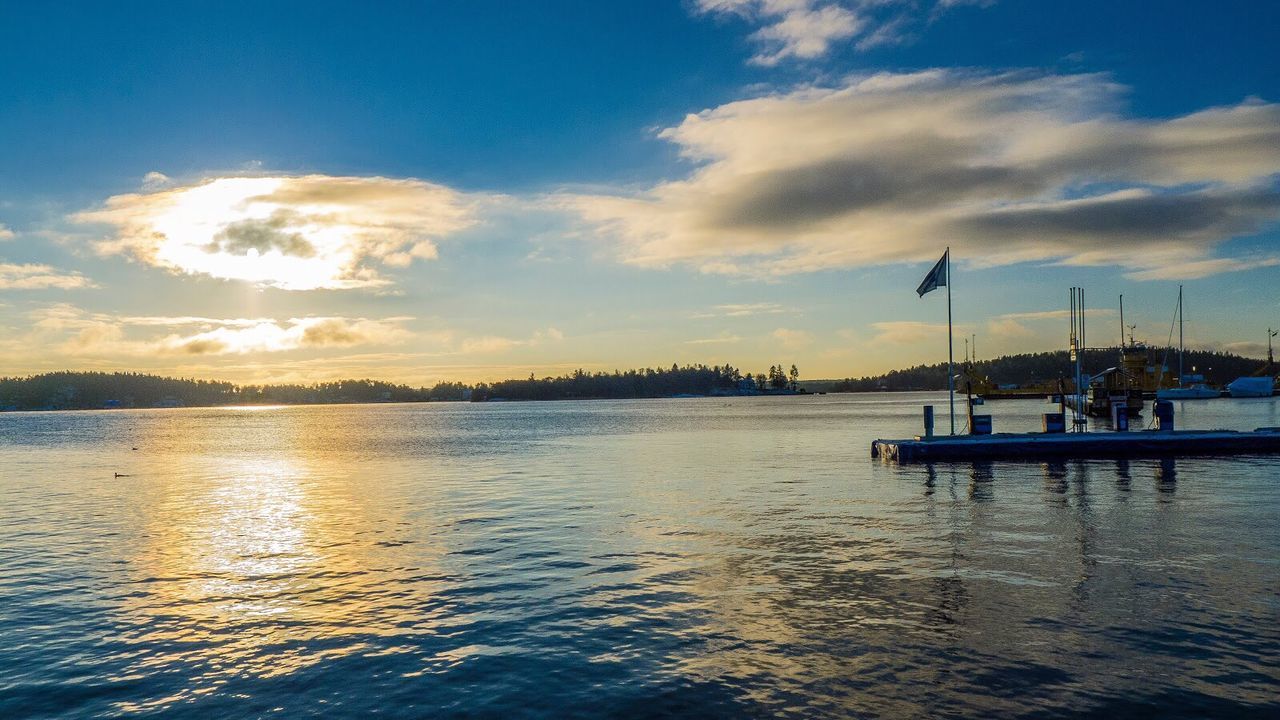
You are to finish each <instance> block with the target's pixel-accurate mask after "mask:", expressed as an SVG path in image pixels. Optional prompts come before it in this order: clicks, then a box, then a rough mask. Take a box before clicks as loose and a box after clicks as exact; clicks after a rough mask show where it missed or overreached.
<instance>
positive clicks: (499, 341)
mask: <svg viewBox="0 0 1280 720" xmlns="http://www.w3.org/2000/svg"><path fill="white" fill-rule="evenodd" d="M561 340H564V333H563V332H561V331H559V330H557V329H556V328H553V327H549V328H547V329H546V330H536V331H534V333H533V334H532V335H531V336H529V337H528V338H527V339H523V340H522V339H517V338H507V337H499V336H496V335H482V336H479V337H472V338H466V339H464V340H462V342H461V343H460V344H458V345H457V346H456V348H457V351H458V352H461V353H462V354H464V355H477V354H478V355H483V354H489V353H501V352H507V351H508V350H512V349H514V348H518V347H537V346H539V345H541V344H543V343H545V342H560V341H561Z"/></svg>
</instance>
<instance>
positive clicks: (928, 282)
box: [916, 250, 951, 297]
mask: <svg viewBox="0 0 1280 720" xmlns="http://www.w3.org/2000/svg"><path fill="white" fill-rule="evenodd" d="M950 254H951V251H950V250H948V251H946V252H944V253H942V257H941V258H939V259H938V264H937V265H934V266H933V269H932V270H930V271H929V274H928V275H925V276H924V280H921V281H920V287H918V288H916V294H917V295H919V296H920V297H924V296H925V293H930V292H933V291H934V290H937V289H938V286H940V285H946V284H947V259H948V258H947V256H948V255H950Z"/></svg>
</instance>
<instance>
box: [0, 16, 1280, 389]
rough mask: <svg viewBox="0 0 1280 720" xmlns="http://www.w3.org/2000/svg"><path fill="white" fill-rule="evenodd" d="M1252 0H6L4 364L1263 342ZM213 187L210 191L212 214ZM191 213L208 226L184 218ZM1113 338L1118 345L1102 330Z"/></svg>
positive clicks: (1266, 155)
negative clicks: (1067, 340)
mask: <svg viewBox="0 0 1280 720" xmlns="http://www.w3.org/2000/svg"><path fill="white" fill-rule="evenodd" d="M1278 28H1280V6H1276V5H1275V4H1270V3H1244V2H1240V3H1215V4H1204V3H1165V4H1162V5H1161V7H1160V11H1159V12H1153V11H1152V9H1151V6H1150V5H1149V4H1145V3H1128V4H1124V3H1090V2H1077V3H1070V4H1059V3H1030V2H1018V1H1016V0H1005V1H1003V2H993V3H966V2H938V3H934V2H910V3H908V2H901V3H897V2H887V3H882V2H877V3H859V2H836V1H835V0H698V1H692V0H689V1H686V2H672V3H660V2H609V3H599V2H541V3H509V2H439V3H403V4H393V3H387V4H380V5H378V6H377V7H376V8H375V9H370V8H369V7H368V6H366V5H363V4H356V3H315V2H312V3H259V4H248V3H244V4H239V3H217V4H196V3H123V4H118V5H106V4H89V3H61V4H56V3H50V4H35V3H30V4H28V3H7V4H4V5H3V6H0V137H2V138H5V139H6V142H5V146H6V147H5V149H4V151H3V152H2V153H0V225H2V226H3V227H4V228H5V230H3V231H0V236H2V237H5V238H6V239H3V240H0V327H2V328H3V334H4V336H5V339H3V340H0V374H10V373H25V372H35V371H42V370H49V369H55V368H68V367H69V368H100V369H116V368H143V369H148V370H154V371H157V372H165V373H183V374H196V375H202V376H211V377H225V378H230V379H237V380H284V379H288V380H311V379H327V378H329V377H334V376H343V375H352V374H356V375H367V376H374V377H387V378H392V379H397V380H404V381H408V382H414V383H420V382H421V383H428V382H434V381H436V380H440V379H450V378H457V379H466V380H475V379H490V378H496V377H505V376H509V375H517V376H518V375H525V374H527V373H528V372H530V371H533V372H537V373H539V374H542V373H551V372H558V371H561V370H565V369H571V368H575V367H585V368H589V369H612V368H615V367H631V366H636V365H646V364H662V365H666V364H670V363H671V362H673V361H678V362H696V361H703V362H707V363H721V362H730V363H733V364H734V365H737V366H741V367H744V368H746V369H752V370H755V371H759V370H760V369H762V368H764V367H767V366H768V365H769V364H771V363H774V362H785V363H787V364H790V363H792V362H795V363H796V364H797V365H799V366H800V368H801V371H802V374H803V375H804V376H806V377H835V376H847V375H861V374H867V373H872V372H879V371H883V370H886V369H889V368H891V367H895V366H898V365H903V364H910V363H916V362H926V361H935V360H938V359H940V358H942V357H943V356H944V353H945V335H944V333H943V332H939V330H938V327H937V325H938V323H940V322H943V321H944V320H945V315H944V306H943V305H942V304H941V298H940V297H939V296H938V295H937V294H935V295H930V296H928V297H927V298H925V299H917V298H916V297H915V294H914V292H912V291H913V289H914V287H915V285H916V283H917V282H918V280H919V276H922V275H923V273H924V272H925V271H926V270H927V269H928V267H929V262H931V260H932V259H934V258H936V256H937V255H939V254H941V250H942V248H943V247H944V246H945V245H947V244H952V245H953V246H955V255H956V259H957V262H958V265H957V269H956V277H955V283H956V285H955V293H956V296H955V299H956V319H957V322H958V323H959V324H960V328H959V329H958V330H957V335H959V334H961V333H964V334H968V333H975V334H977V336H978V344H979V348H980V350H981V351H982V352H983V354H984V355H986V354H994V353H1001V352H1018V351H1024V350H1025V351H1030V350H1044V349H1049V348H1053V347H1058V346H1061V345H1062V344H1063V337H1062V336H1063V335H1065V333H1064V332H1063V330H1065V325H1066V322H1065V320H1063V319H1061V318H1060V317H1058V315H1059V314H1060V313H1059V311H1061V310H1062V309H1063V308H1064V307H1065V304H1066V303H1065V298H1066V288H1067V287H1069V286H1071V285H1082V286H1084V287H1086V288H1087V289H1088V291H1089V297H1090V298H1091V304H1092V305H1094V306H1095V307H1097V308H1098V309H1099V311H1100V312H1099V314H1098V316H1097V317H1096V319H1095V320H1093V324H1094V325H1093V327H1094V328H1095V329H1094V330H1093V331H1092V332H1093V333H1094V336H1095V337H1099V336H1107V335H1118V332H1119V330H1118V327H1115V328H1113V327H1112V326H1115V325H1117V321H1116V319H1115V318H1114V317H1113V316H1111V315H1109V314H1107V311H1108V310H1110V309H1112V308H1114V305H1115V298H1116V296H1117V295H1118V294H1120V293H1122V292H1123V293H1124V294H1125V296H1126V314H1127V316H1129V317H1131V318H1132V320H1133V321H1134V322H1137V323H1138V325H1139V329H1138V334H1139V335H1140V336H1144V337H1145V338H1146V339H1148V340H1150V341H1152V342H1162V341H1164V340H1165V339H1166V338H1167V336H1168V328H1169V321H1170V318H1171V314H1172V307H1173V302H1174V300H1175V297H1176V290H1177V285H1178V284H1179V283H1182V284H1185V285H1186V287H1187V304H1188V311H1187V317H1188V322H1189V327H1188V337H1189V338H1190V339H1191V341H1192V342H1193V343H1194V344H1197V345H1201V346H1205V347H1219V348H1229V349H1235V350H1239V351H1244V352H1249V353H1257V352H1258V350H1259V343H1260V341H1261V340H1262V339H1263V338H1264V337H1265V328H1266V327H1267V325H1268V324H1270V325H1272V326H1280V312H1278V311H1280V289H1278V288H1280V282H1278V281H1280V266H1277V258H1280V252H1277V250H1276V247H1275V245H1276V241H1277V239H1280V236H1278V235H1277V231H1276V227H1277V223H1276V220H1277V218H1278V217H1280V189H1278V188H1277V174H1280V142H1277V139H1278V138H1280V110H1278V109H1277V107H1276V106H1275V105H1272V104H1271V103H1275V102H1277V101H1280V63H1276V62H1275V49H1274V48H1275V47H1276V44H1277V41H1278V40H1280V30H1278ZM214 195H216V196H217V199H216V201H214V200H211V199H210V198H211V197H212V196H214ZM193 228H194V229H193ZM1112 330H1114V332H1113V331H1112Z"/></svg>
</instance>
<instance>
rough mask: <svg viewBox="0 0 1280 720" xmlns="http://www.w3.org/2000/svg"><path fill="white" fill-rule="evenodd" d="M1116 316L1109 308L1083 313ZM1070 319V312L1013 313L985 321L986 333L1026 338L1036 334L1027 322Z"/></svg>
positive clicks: (1038, 311)
mask: <svg viewBox="0 0 1280 720" xmlns="http://www.w3.org/2000/svg"><path fill="white" fill-rule="evenodd" d="M1115 314H1116V311H1115V310H1112V309H1110V308H1090V309H1088V310H1086V311H1085V315H1086V316H1087V317H1111V316H1114V315H1115ZM1070 318H1071V311H1070V310H1036V311H1032V312H1013V313H1004V314H1003V315H997V316H995V317H993V318H991V319H989V320H988V321H987V332H988V333H989V334H991V335H995V336H997V337H1004V338H1026V337H1032V336H1034V335H1035V334H1036V333H1035V331H1033V330H1032V329H1031V328H1029V327H1027V325H1026V324H1025V323H1027V322H1042V321H1045V320H1053V321H1055V322H1061V321H1065V320H1069V319H1070Z"/></svg>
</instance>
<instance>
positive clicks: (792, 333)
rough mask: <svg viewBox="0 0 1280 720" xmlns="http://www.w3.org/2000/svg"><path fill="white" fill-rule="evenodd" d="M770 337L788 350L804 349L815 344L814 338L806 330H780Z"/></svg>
mask: <svg viewBox="0 0 1280 720" xmlns="http://www.w3.org/2000/svg"><path fill="white" fill-rule="evenodd" d="M770 336H771V337H772V338H773V339H774V340H777V341H778V342H779V343H780V344H781V345H782V346H783V347H786V348H802V347H805V346H807V345H809V344H810V343H812V342H813V336H812V335H810V334H809V333H807V332H805V331H804V330H791V329H789V328H778V329H777V330H774V331H773V332H772V333H770Z"/></svg>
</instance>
